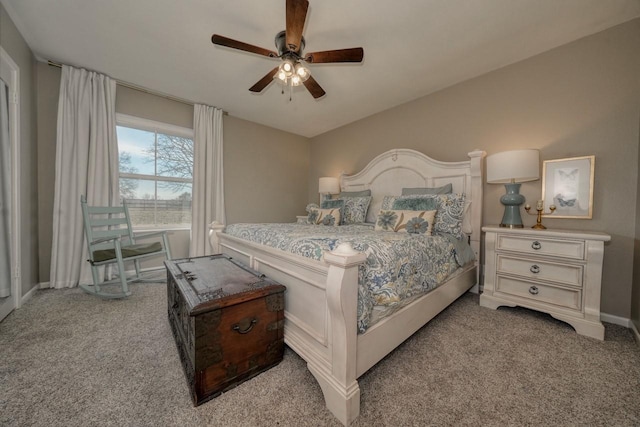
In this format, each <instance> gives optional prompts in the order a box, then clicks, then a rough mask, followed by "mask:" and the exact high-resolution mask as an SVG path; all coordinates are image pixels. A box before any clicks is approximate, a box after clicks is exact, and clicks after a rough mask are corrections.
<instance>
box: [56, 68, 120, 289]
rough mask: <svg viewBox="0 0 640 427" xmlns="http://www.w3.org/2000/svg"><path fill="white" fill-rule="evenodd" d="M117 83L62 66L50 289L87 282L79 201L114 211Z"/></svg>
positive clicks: (89, 279) (88, 274) (116, 193)
mask: <svg viewBox="0 0 640 427" xmlns="http://www.w3.org/2000/svg"><path fill="white" fill-rule="evenodd" d="M115 99H116V82H115V80H112V79H110V78H109V77H107V76H105V75H102V74H98V73H95V72H90V71H87V70H84V69H77V68H73V67H69V66H66V65H63V66H62V78H61V80H60V98H59V102H58V131H57V138H56V172H55V187H54V188H55V189H54V202H53V244H52V248H51V278H50V287H52V288H67V287H74V286H77V285H78V283H79V282H83V283H84V282H91V271H90V266H89V263H88V262H87V259H88V258H89V257H88V252H87V246H86V244H85V242H84V228H83V223H82V211H81V209H80V196H81V195H86V196H87V201H88V203H89V205H93V206H117V205H118V203H119V200H118V199H119V190H118V143H117V138H116V120H115Z"/></svg>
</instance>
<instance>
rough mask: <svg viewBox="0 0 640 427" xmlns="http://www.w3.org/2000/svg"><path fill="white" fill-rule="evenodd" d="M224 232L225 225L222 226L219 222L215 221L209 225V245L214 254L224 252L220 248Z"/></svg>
mask: <svg viewBox="0 0 640 427" xmlns="http://www.w3.org/2000/svg"><path fill="white" fill-rule="evenodd" d="M222 230H224V224H220V223H219V222H218V221H213V222H212V223H211V224H209V244H210V245H211V248H212V249H213V253H214V254H219V253H221V252H222V248H221V247H220V233H222Z"/></svg>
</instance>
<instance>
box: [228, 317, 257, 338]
mask: <svg viewBox="0 0 640 427" xmlns="http://www.w3.org/2000/svg"><path fill="white" fill-rule="evenodd" d="M256 323H258V319H256V318H255V317H254V318H253V319H251V322H249V326H247V327H246V328H245V329H240V324H239V323H236V324H235V325H233V326H232V327H231V329H233V330H234V331H236V332H237V333H239V334H248V333H249V332H251V330H252V329H253V326H254V325H255V324H256Z"/></svg>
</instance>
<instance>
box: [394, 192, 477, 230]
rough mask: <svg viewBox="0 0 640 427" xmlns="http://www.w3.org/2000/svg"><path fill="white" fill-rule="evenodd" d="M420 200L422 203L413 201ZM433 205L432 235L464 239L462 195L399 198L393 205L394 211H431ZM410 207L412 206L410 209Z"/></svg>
mask: <svg viewBox="0 0 640 427" xmlns="http://www.w3.org/2000/svg"><path fill="white" fill-rule="evenodd" d="M415 200H422V201H415ZM434 203H435V209H436V210H437V212H436V217H435V221H434V224H433V233H434V234H443V233H446V234H451V235H453V236H455V237H456V238H457V239H462V238H463V237H464V235H463V233H462V218H463V216H464V207H465V195H464V194H455V193H454V194H437V195H435V194H434V195H423V196H419V195H416V196H401V197H398V198H397V199H396V200H395V202H394V203H393V208H394V209H403V208H405V209H413V208H416V209H417V210H431V209H433V206H434ZM410 206H413V208H411V207H410Z"/></svg>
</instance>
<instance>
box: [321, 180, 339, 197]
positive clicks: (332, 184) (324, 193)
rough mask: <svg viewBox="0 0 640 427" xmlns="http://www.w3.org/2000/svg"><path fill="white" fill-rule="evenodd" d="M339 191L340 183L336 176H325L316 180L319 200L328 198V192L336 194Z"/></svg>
mask: <svg viewBox="0 0 640 427" xmlns="http://www.w3.org/2000/svg"><path fill="white" fill-rule="evenodd" d="M339 192H340V183H339V182H338V178H335V177H332V176H325V177H322V178H320V181H319V182H318V193H320V202H322V201H323V200H325V199H326V198H328V195H329V194H338V193H339Z"/></svg>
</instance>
